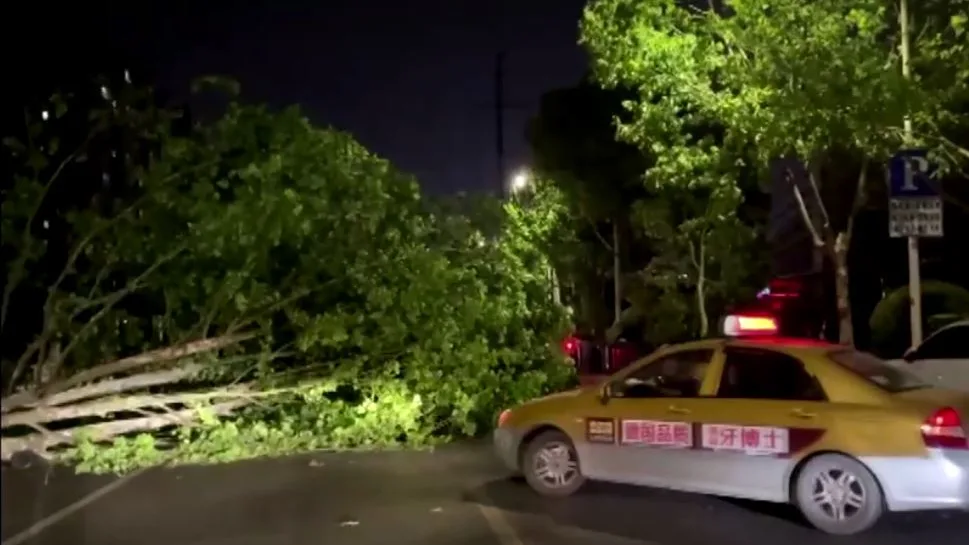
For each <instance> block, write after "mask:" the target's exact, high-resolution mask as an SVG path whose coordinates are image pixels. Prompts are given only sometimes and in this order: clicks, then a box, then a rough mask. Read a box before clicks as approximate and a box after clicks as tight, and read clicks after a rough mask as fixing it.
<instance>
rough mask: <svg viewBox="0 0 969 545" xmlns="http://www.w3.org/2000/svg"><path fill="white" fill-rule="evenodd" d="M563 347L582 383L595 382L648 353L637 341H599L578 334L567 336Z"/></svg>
mask: <svg viewBox="0 0 969 545" xmlns="http://www.w3.org/2000/svg"><path fill="white" fill-rule="evenodd" d="M562 349H563V350H564V351H565V354H566V355H567V356H568V357H569V358H571V359H572V361H573V363H574V364H575V367H576V372H577V373H578V375H579V381H580V382H581V383H582V384H595V383H597V382H599V381H600V380H602V379H603V378H605V377H608V376H609V375H611V374H612V373H615V372H616V371H619V370H620V369H623V368H624V367H626V366H627V365H629V364H631V363H633V362H634V361H636V360H638V359H639V358H641V357H643V356H644V355H646V352H645V351H644V350H643V349H642V347H640V346H638V345H636V344H635V343H631V342H627V341H618V342H615V343H611V344H606V343H597V342H596V341H594V340H592V339H587V338H582V337H578V336H571V337H568V338H566V339H565V341H563V342H562Z"/></svg>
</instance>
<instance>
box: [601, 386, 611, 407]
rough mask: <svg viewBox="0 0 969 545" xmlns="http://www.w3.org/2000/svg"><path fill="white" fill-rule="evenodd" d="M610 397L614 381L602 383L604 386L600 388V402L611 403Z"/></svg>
mask: <svg viewBox="0 0 969 545" xmlns="http://www.w3.org/2000/svg"><path fill="white" fill-rule="evenodd" d="M610 397H612V383H611V382H607V383H605V384H603V385H602V388H600V389H599V403H602V404H603V405H605V404H606V403H609V398H610Z"/></svg>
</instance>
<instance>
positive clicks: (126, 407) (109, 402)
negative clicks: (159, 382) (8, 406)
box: [2, 386, 254, 429]
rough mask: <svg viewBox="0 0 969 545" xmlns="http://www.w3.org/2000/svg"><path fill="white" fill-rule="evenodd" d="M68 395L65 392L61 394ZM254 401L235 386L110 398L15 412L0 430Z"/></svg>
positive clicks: (244, 389) (247, 392)
mask: <svg viewBox="0 0 969 545" xmlns="http://www.w3.org/2000/svg"><path fill="white" fill-rule="evenodd" d="M64 393H68V392H64ZM248 397H254V396H253V394H252V393H251V392H250V391H249V389H248V388H247V387H245V386H237V387H233V388H226V389H222V390H213V391H210V392H186V393H180V394H167V395H153V394H145V395H135V396H127V397H111V398H107V399H98V400H95V401H89V402H87V403H80V404H77V405H69V406H63V407H51V406H44V407H39V408H36V409H33V410H28V411H18V412H14V413H11V414H8V415H4V417H3V419H2V422H3V425H2V427H3V428H4V429H6V428H12V427H14V426H34V425H40V424H45V423H48V422H57V421H59V420H70V419H74V418H85V417H91V416H105V415H108V414H111V413H119V412H125V411H133V410H135V409H143V408H152V407H154V408H158V407H165V406H166V405H172V404H181V405H188V404H192V403H200V402H203V401H212V400H217V399H238V398H248Z"/></svg>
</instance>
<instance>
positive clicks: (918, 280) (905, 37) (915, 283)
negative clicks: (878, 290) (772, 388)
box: [898, 0, 922, 348]
mask: <svg viewBox="0 0 969 545" xmlns="http://www.w3.org/2000/svg"><path fill="white" fill-rule="evenodd" d="M898 22H899V27H900V32H901V35H902V43H901V57H902V76H903V77H904V78H905V79H911V78H912V64H911V47H912V44H911V36H910V34H909V27H908V26H909V25H908V24H909V17H908V0H900V5H899V9H898ZM903 123H904V125H903V129H904V131H905V141H906V144H907V145H909V146H910V145H911V144H912V141H913V140H914V135H913V129H912V118H911V117H910V116H908V115H906V116H905V120H904V121H903ZM908 168H911V167H908ZM920 269H921V267H920V259H919V237H918V235H917V234H915V233H912V234H909V236H908V297H909V303H910V305H911V307H910V312H909V317H910V323H911V328H912V347H913V348H914V347H916V346H918V345H919V344H921V343H922V275H921V270H920Z"/></svg>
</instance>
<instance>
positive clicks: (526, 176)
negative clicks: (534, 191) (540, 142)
mask: <svg viewBox="0 0 969 545" xmlns="http://www.w3.org/2000/svg"><path fill="white" fill-rule="evenodd" d="M531 182H532V176H531V174H530V173H529V172H528V170H527V169H524V168H523V169H521V170H519V171H518V172H516V173H515V175H514V176H512V177H511V186H510V189H511V192H512V193H513V194H514V193H518V192H520V191H522V190H524V189H526V188H528V186H529V185H531Z"/></svg>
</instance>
